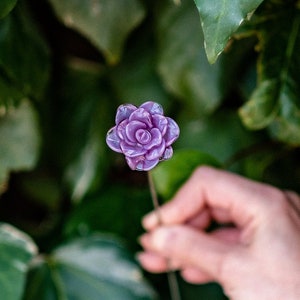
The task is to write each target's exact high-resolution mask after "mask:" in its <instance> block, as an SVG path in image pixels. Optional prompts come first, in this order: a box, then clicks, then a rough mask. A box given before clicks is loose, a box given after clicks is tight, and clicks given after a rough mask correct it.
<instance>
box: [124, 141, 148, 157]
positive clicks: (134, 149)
mask: <svg viewBox="0 0 300 300" xmlns="http://www.w3.org/2000/svg"><path fill="white" fill-rule="evenodd" d="M120 148H121V150H122V153H123V154H124V155H125V156H128V157H137V156H140V155H144V154H145V153H146V152H147V150H146V149H145V148H144V147H142V146H141V145H139V144H134V145H129V144H128V143H126V142H124V141H121V142H120Z"/></svg>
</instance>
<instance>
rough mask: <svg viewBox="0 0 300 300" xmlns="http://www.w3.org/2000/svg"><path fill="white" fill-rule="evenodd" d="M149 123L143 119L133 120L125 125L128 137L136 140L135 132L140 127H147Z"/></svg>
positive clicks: (133, 140)
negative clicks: (142, 120)
mask: <svg viewBox="0 0 300 300" xmlns="http://www.w3.org/2000/svg"><path fill="white" fill-rule="evenodd" d="M146 127H147V125H146V124H145V123H143V122H141V121H135V120H133V121H131V122H129V123H128V124H127V125H126V127H125V133H126V136H127V137H128V139H129V140H130V141H132V142H136V137H135V133H136V131H137V130H138V129H145V128H146Z"/></svg>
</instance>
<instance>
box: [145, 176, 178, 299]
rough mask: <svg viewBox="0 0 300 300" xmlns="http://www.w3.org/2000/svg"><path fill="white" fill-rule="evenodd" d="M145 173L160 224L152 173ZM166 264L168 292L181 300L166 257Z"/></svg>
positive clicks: (173, 297) (160, 223)
mask: <svg viewBox="0 0 300 300" xmlns="http://www.w3.org/2000/svg"><path fill="white" fill-rule="evenodd" d="M147 175H148V183H149V188H150V193H151V198H152V203H153V206H154V211H155V213H156V216H157V219H158V223H159V225H162V224H163V222H162V217H161V213H160V206H159V202H158V197H157V193H156V189H155V184H154V181H153V177H152V173H151V172H150V171H148V172H147ZM167 266H168V271H167V277H168V283H169V289H170V294H171V300H181V296H180V291H179V286H178V282H177V277H176V273H175V271H172V270H171V266H170V261H169V260H168V259H167Z"/></svg>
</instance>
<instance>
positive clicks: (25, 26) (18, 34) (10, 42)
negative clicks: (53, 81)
mask: <svg viewBox="0 0 300 300" xmlns="http://www.w3.org/2000/svg"><path fill="white" fill-rule="evenodd" d="M21 3H22V2H20V4H18V5H17V6H16V8H15V9H14V11H13V12H12V13H11V14H10V15H9V16H8V17H6V18H5V19H3V20H0V74H1V73H3V74H4V76H5V78H6V81H7V82H8V83H9V86H11V89H12V92H13V93H15V92H14V90H15V89H17V90H18V91H19V92H20V93H23V94H25V95H26V96H29V97H31V98H32V97H34V98H36V99H40V98H41V97H42V96H43V93H44V91H45V87H46V85H47V82H48V76H49V71H50V68H49V67H50V64H49V49H48V47H47V45H46V43H45V41H44V40H43V38H42V36H41V35H40V33H39V32H38V30H37V28H36V26H35V25H34V24H33V22H32V20H31V18H30V16H29V13H28V11H27V8H26V6H25V5H21ZM0 81H1V80H0ZM1 98H2V97H1ZM0 100H2V101H5V99H0ZM0 105H1V102H0Z"/></svg>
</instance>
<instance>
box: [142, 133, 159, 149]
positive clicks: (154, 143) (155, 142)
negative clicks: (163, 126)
mask: <svg viewBox="0 0 300 300" xmlns="http://www.w3.org/2000/svg"><path fill="white" fill-rule="evenodd" d="M150 133H151V142H150V143H148V144H147V145H144V147H145V149H147V150H150V149H151V148H153V147H155V146H159V145H160V144H161V143H162V136H161V133H160V131H159V130H158V129H157V128H152V129H151V130H150Z"/></svg>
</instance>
